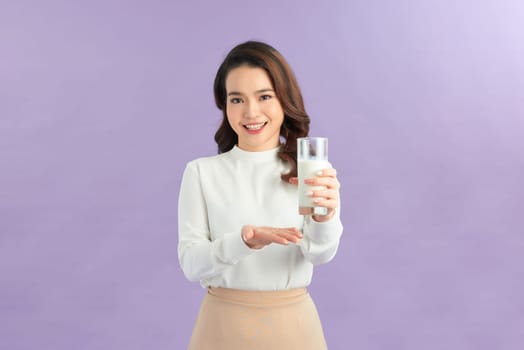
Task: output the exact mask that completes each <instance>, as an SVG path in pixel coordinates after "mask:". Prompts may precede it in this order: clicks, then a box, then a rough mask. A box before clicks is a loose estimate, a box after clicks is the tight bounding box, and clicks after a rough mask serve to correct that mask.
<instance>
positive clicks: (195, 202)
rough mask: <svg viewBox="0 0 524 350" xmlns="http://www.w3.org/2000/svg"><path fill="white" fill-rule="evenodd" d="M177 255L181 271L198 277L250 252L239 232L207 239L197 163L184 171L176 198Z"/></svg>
mask: <svg viewBox="0 0 524 350" xmlns="http://www.w3.org/2000/svg"><path fill="white" fill-rule="evenodd" d="M178 236H179V240H178V259H179V262H180V266H181V268H182V271H183V272H184V275H185V276H186V277H187V279H189V280H190V281H199V280H202V279H206V278H210V277H213V276H216V275H218V274H220V273H221V272H222V271H223V270H224V269H226V268H228V267H229V266H232V265H235V264H236V263H237V262H238V261H240V259H242V258H243V257H245V256H248V255H249V254H251V253H252V250H251V249H249V247H248V246H247V245H246V244H245V243H244V241H243V240H242V236H241V233H240V231H239V232H231V233H227V234H225V235H223V236H222V237H220V238H217V239H215V240H213V241H211V235H210V229H209V224H208V215H207V206H206V201H205V196H204V193H203V191H202V186H201V183H200V175H199V169H198V163H196V162H190V163H189V164H188V165H187V166H186V169H185V171H184V175H183V177H182V184H181V186H180V195H179V200H178Z"/></svg>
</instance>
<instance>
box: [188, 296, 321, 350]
mask: <svg viewBox="0 0 524 350" xmlns="http://www.w3.org/2000/svg"><path fill="white" fill-rule="evenodd" d="M258 349H260V350H268V349H271V350H280V349H282V350H284V349H285V350H293V349H300V350H309V349H311V350H324V349H327V345H326V341H325V339H324V334H323V331H322V325H321V324H320V319H319V317H318V313H317V309H316V307H315V304H314V303H313V300H312V299H311V297H310V295H309V293H308V292H307V290H306V289H305V288H299V289H291V290H285V291H275V292H273V291H271V292H258V291H244V290H237V289H225V288H215V287H210V288H209V289H208V293H207V294H206V296H205V297H204V300H203V302H202V306H201V308H200V313H199V315H198V319H197V321H196V324H195V327H194V329H193V335H192V336H191V341H190V343H189V348H188V350H258Z"/></svg>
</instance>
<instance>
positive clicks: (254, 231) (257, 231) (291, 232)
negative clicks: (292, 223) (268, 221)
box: [242, 226, 302, 249]
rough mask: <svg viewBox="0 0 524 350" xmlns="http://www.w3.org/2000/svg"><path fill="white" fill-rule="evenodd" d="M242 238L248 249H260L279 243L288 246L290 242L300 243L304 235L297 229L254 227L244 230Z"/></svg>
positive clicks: (245, 227) (246, 227) (244, 228)
mask: <svg viewBox="0 0 524 350" xmlns="http://www.w3.org/2000/svg"><path fill="white" fill-rule="evenodd" d="M242 238H243V240H244V242H245V243H246V244H247V246H248V247H250V248H252V249H260V248H262V247H264V246H266V245H268V244H271V243H277V244H282V245H288V244H289V242H292V243H298V242H300V239H301V238H302V233H301V232H300V231H299V230H298V229H297V228H295V227H286V228H276V227H253V226H244V227H243V228H242Z"/></svg>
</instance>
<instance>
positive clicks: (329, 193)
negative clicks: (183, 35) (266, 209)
mask: <svg viewBox="0 0 524 350" xmlns="http://www.w3.org/2000/svg"><path fill="white" fill-rule="evenodd" d="M289 183H291V184H294V185H298V178H296V177H292V178H290V179H289ZM304 183H306V184H307V185H310V186H324V187H326V189H323V190H312V191H311V194H310V196H311V197H312V198H314V202H315V204H316V205H317V206H319V207H324V208H327V209H328V212H327V214H326V215H313V219H314V220H315V221H318V222H323V221H328V220H329V219H331V218H332V217H333V215H334V214H335V210H336V209H337V208H338V207H339V199H340V182H339V181H338V179H337V170H336V169H334V168H327V169H324V170H322V172H321V174H319V175H318V176H316V177H314V178H311V179H306V180H305V181H304Z"/></svg>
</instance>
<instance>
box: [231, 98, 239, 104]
mask: <svg viewBox="0 0 524 350" xmlns="http://www.w3.org/2000/svg"><path fill="white" fill-rule="evenodd" d="M229 101H230V102H231V103H233V104H237V103H240V102H241V101H240V99H239V98H238V97H234V98H232V99H231V100H229Z"/></svg>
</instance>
